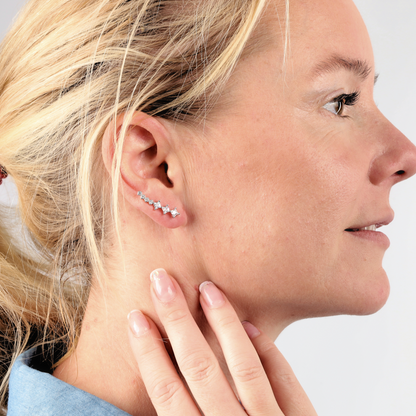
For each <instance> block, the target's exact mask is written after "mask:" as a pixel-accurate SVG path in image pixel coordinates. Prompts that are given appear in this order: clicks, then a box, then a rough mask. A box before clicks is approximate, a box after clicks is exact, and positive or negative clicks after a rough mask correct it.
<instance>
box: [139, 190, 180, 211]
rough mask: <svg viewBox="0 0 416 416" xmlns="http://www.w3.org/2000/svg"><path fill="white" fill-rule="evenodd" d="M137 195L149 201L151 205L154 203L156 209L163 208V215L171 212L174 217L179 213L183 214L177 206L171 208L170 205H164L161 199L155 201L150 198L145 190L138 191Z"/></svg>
mask: <svg viewBox="0 0 416 416" xmlns="http://www.w3.org/2000/svg"><path fill="white" fill-rule="evenodd" d="M137 195H138V196H139V197H140V199H143V201H144V202H147V203H148V204H149V205H153V209H154V210H155V211H156V210H157V209H161V210H162V211H163V215H165V214H167V213H170V215H172V217H173V218H175V217H177V216H178V215H181V214H180V213H179V212H178V210H177V209H176V208H174V209H172V210H171V209H169V206H168V205H166V206H165V207H162V204H161V203H160V201H157V202H154V201H153V200H152V199H150V198H148V197H147V196H146V195H145V194H144V193H143V192H141V191H139V192H137Z"/></svg>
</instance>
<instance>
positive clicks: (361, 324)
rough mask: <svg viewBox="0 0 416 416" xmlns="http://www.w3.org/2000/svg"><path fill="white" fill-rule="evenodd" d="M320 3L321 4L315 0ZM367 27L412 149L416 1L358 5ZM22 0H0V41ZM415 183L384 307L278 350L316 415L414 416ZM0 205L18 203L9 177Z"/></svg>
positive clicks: (407, 190)
mask: <svg viewBox="0 0 416 416" xmlns="http://www.w3.org/2000/svg"><path fill="white" fill-rule="evenodd" d="M317 1H319V0H317ZM355 3H356V4H357V6H358V8H359V9H360V11H361V13H362V14H363V17H364V20H365V21H366V23H367V26H368V29H369V32H370V36H371V38H372V41H373V47H374V52H375V57H376V68H377V71H378V72H379V73H380V78H379V80H378V82H377V86H376V90H375V98H376V102H377V104H378V105H379V107H380V109H381V110H382V111H383V112H384V114H385V115H386V116H387V117H388V118H389V119H390V120H391V121H392V122H393V123H394V124H396V126H397V127H398V128H399V129H401V130H402V131H403V132H404V133H405V134H406V135H407V136H408V137H409V138H410V139H411V140H413V142H415V143H416V126H415V109H414V107H415V105H414V99H415V98H414V97H416V78H415V75H414V74H415V72H416V24H415V23H416V2H414V1H413V0H396V1H391V0H356V1H355ZM22 4H24V1H22V0H0V37H3V36H4V34H5V33H6V31H7V28H8V27H9V25H10V22H11V20H12V18H13V16H14V15H15V14H16V12H17V10H18V9H19V8H20V7H21V5H22ZM415 185H416V178H415V177H414V178H412V179H411V180H409V181H406V182H404V183H402V184H399V185H397V186H395V187H394V188H393V191H392V195H391V204H392V207H393V209H394V210H395V212H396V218H395V220H394V222H393V223H392V224H390V225H389V226H388V227H387V228H385V232H386V234H388V236H389V237H390V240H391V243H392V244H391V247H390V249H389V250H388V251H387V254H386V257H385V261H384V266H385V269H386V270H387V272H388V275H389V277H390V282H391V295H390V299H389V301H388V303H387V305H386V306H385V307H384V308H383V309H382V310H381V311H380V312H378V313H377V314H375V315H372V316H369V317H350V316H345V317H334V318H321V319H311V320H307V321H303V322H298V323H296V324H294V325H292V326H291V327H289V328H288V329H286V330H285V331H284V333H283V334H282V335H281V337H280V338H279V340H278V341H277V345H278V346H279V347H280V349H281V350H282V352H283V353H284V354H285V356H286V358H287V359H288V360H289V362H290V363H291V364H292V367H293V368H294V370H295V372H296V374H297V376H298V378H299V379H300V380H301V382H302V384H303V386H304V388H305V389H306V391H307V393H308V394H309V397H310V398H311V400H312V402H313V403H314V405H315V407H316V410H317V412H318V414H319V415H320V416H334V415H336V416H352V415H354V416H391V415H400V416H414V415H416V302H415V300H416V279H415V274H416V215H415V212H416V192H415V189H416V188H415ZM0 200H2V201H11V203H14V202H13V201H15V200H16V197H15V193H14V191H13V184H12V183H11V180H10V179H7V180H6V181H5V186H3V187H1V188H0Z"/></svg>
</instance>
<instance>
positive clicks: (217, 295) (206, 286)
mask: <svg viewBox="0 0 416 416" xmlns="http://www.w3.org/2000/svg"><path fill="white" fill-rule="evenodd" d="M199 291H200V292H201V294H202V297H203V298H204V300H205V302H206V303H207V305H208V306H209V307H210V308H212V309H215V308H219V307H220V306H222V305H224V303H225V299H224V296H223V294H222V293H221V291H220V290H219V289H218V288H217V286H215V285H214V283H212V282H204V283H201V285H200V286H199Z"/></svg>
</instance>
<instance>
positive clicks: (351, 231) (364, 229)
mask: <svg viewBox="0 0 416 416" xmlns="http://www.w3.org/2000/svg"><path fill="white" fill-rule="evenodd" d="M380 227H381V224H373V225H369V226H367V227H363V228H347V229H346V230H345V231H348V232H350V233H354V232H356V231H377V228H380Z"/></svg>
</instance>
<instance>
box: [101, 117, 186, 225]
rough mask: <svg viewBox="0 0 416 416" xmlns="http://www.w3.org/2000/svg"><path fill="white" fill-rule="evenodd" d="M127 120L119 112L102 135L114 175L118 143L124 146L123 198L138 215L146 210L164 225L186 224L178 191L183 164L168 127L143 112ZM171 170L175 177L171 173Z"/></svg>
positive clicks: (110, 168) (103, 145)
mask: <svg viewBox="0 0 416 416" xmlns="http://www.w3.org/2000/svg"><path fill="white" fill-rule="evenodd" d="M125 120H126V118H125V116H124V115H121V116H119V117H118V118H117V120H116V123H115V124H114V122H112V123H110V124H109V126H108V127H107V129H106V131H105V133H104V135H103V143H102V156H103V161H104V165H105V167H106V169H107V171H108V173H109V174H110V175H111V177H112V178H114V175H113V172H114V171H113V166H115V154H116V152H115V146H116V144H117V145H119V146H122V150H121V166H120V191H121V193H122V196H123V198H124V200H125V201H126V202H128V203H129V204H130V206H131V207H132V208H133V211H134V212H137V214H138V215H142V214H143V213H144V214H145V215H147V216H148V217H149V218H150V219H151V220H153V221H154V222H155V223H157V224H159V225H161V226H163V227H166V228H176V227H180V226H182V225H185V224H186V222H187V216H186V213H185V210H184V207H183V205H182V201H181V197H180V195H178V190H179V189H181V187H180V186H179V184H180V181H181V177H182V175H181V174H180V172H181V166H180V163H179V160H178V157H177V155H176V154H175V152H174V150H173V147H172V146H171V136H170V132H169V130H168V129H167V128H166V127H165V126H164V125H163V124H162V123H161V122H160V120H158V119H156V118H154V117H150V116H148V115H147V114H144V113H141V112H138V113H134V115H133V117H132V118H131V120H130V121H128V126H124V128H123V123H124V122H125ZM123 131H125V134H124V137H122V136H123ZM114 136H115V137H114ZM171 172H174V176H175V177H169V175H170V174H171ZM150 202H151V203H150ZM130 212H131V211H130Z"/></svg>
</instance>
